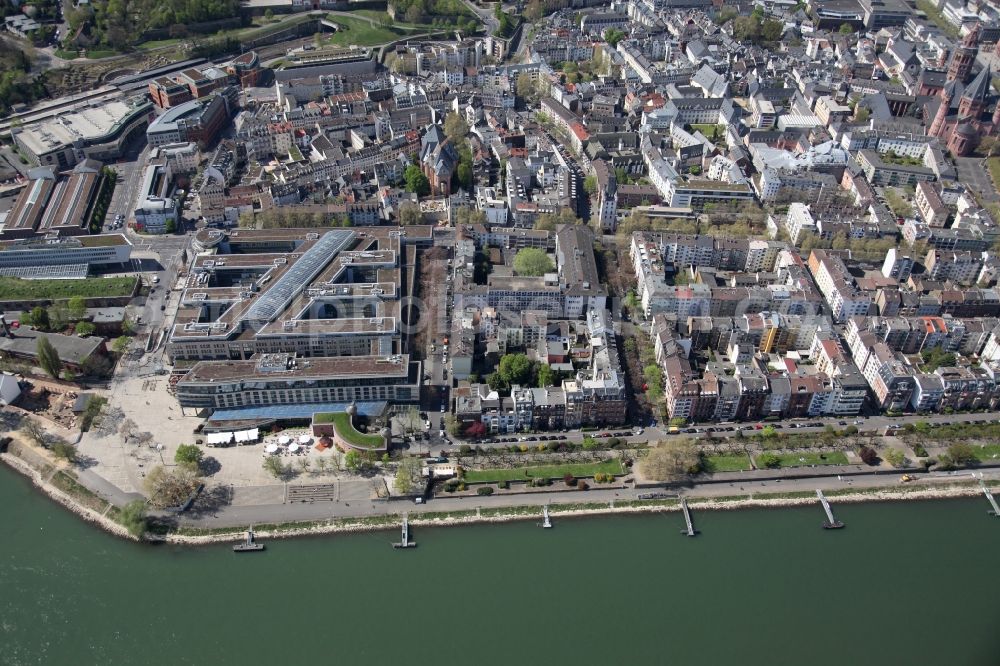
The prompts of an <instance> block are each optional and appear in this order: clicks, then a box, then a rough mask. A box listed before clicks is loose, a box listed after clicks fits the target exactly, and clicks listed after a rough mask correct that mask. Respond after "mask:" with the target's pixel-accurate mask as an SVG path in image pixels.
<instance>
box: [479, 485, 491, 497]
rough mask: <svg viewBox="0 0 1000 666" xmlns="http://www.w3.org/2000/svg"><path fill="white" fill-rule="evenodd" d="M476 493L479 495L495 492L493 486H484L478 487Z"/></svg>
mask: <svg viewBox="0 0 1000 666" xmlns="http://www.w3.org/2000/svg"><path fill="white" fill-rule="evenodd" d="M476 494H477V495H492V494H493V488H491V487H490V486H483V487H482V488H478V489H477V490H476Z"/></svg>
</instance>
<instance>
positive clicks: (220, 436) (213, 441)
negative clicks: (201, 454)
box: [205, 432, 233, 446]
mask: <svg viewBox="0 0 1000 666" xmlns="http://www.w3.org/2000/svg"><path fill="white" fill-rule="evenodd" d="M231 441H233V433H231V432H214V433H211V434H209V435H206V436H205V443H207V444H208V445H209V446H219V445H220V444H228V443H229V442H231Z"/></svg>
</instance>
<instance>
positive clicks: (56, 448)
mask: <svg viewBox="0 0 1000 666" xmlns="http://www.w3.org/2000/svg"><path fill="white" fill-rule="evenodd" d="M52 453H53V454H54V455H55V457H56V458H61V459H62V460H65V461H67V462H73V461H74V460H76V446H74V445H73V444H70V443H69V442H67V441H66V440H65V439H60V440H58V441H57V442H56V443H55V444H53V445H52Z"/></svg>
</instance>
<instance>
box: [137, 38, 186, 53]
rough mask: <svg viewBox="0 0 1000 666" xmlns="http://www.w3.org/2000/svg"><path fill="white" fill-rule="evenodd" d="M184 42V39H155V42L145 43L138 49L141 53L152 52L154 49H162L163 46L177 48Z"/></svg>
mask: <svg viewBox="0 0 1000 666" xmlns="http://www.w3.org/2000/svg"><path fill="white" fill-rule="evenodd" d="M183 41H184V39H183V38H182V37H172V38H170V39H154V40H153V41H150V42H143V43H142V44H139V45H138V46H136V48H137V49H139V50H140V51H150V50H152V49H157V48H160V47H161V46H176V45H177V44H180V43H181V42H183Z"/></svg>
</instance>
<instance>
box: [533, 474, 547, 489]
mask: <svg viewBox="0 0 1000 666" xmlns="http://www.w3.org/2000/svg"><path fill="white" fill-rule="evenodd" d="M550 483H552V482H551V481H549V480H548V479H547V478H545V477H544V476H540V477H538V478H537V479H532V480H531V485H533V486H535V487H536V488H541V487H544V486H547V485H549V484H550Z"/></svg>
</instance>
